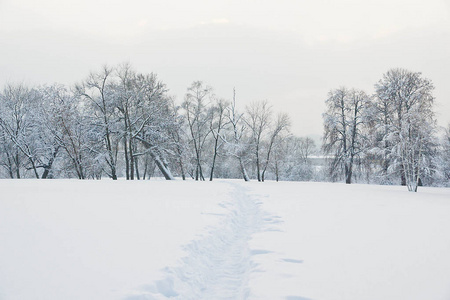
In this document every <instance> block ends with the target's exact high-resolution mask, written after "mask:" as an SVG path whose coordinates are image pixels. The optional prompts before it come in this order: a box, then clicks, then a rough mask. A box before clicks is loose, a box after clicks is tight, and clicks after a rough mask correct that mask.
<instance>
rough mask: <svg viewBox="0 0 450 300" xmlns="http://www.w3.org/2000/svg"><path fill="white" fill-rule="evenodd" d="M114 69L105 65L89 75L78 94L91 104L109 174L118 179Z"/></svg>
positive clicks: (93, 119) (93, 124) (94, 124)
mask: <svg viewBox="0 0 450 300" xmlns="http://www.w3.org/2000/svg"><path fill="white" fill-rule="evenodd" d="M112 73H113V69H112V68H109V67H107V66H104V67H103V69H102V70H101V71H100V72H98V73H91V74H90V75H89V77H88V78H87V79H86V80H85V81H84V82H83V83H82V84H81V85H78V86H77V87H76V90H77V92H78V94H79V95H80V96H81V97H82V98H83V99H84V100H85V101H86V102H87V103H88V104H89V106H90V109H91V111H92V114H91V119H92V126H95V127H97V128H98V129H99V131H98V132H99V135H98V136H97V138H98V141H99V142H103V145H104V149H105V152H104V159H105V162H106V164H107V165H108V169H109V170H105V171H106V173H107V174H108V176H110V177H111V178H112V179H113V180H117V153H118V147H119V145H118V143H119V139H118V137H117V132H118V130H117V116H116V112H115V107H116V105H115V101H114V100H115V99H114V94H113V90H112V88H111V87H112V80H113V78H112V77H113V74H112Z"/></svg>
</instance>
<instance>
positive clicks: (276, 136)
mask: <svg viewBox="0 0 450 300" xmlns="http://www.w3.org/2000/svg"><path fill="white" fill-rule="evenodd" d="M290 124H291V121H290V119H289V116H288V115H287V114H285V113H281V114H278V116H277V120H276V121H275V124H273V126H272V128H271V133H270V136H269V142H268V145H267V149H266V158H265V161H264V163H263V164H262V173H261V181H264V176H265V174H266V170H267V167H268V166H269V163H270V158H271V156H270V155H271V153H272V149H273V148H274V145H276V144H277V142H279V141H278V140H281V139H282V137H281V135H282V134H283V132H284V131H288V130H289V126H290Z"/></svg>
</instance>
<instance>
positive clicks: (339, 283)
mask: <svg viewBox="0 0 450 300" xmlns="http://www.w3.org/2000/svg"><path fill="white" fill-rule="evenodd" d="M0 190H1V191H2V193H1V195H2V196H1V198H0V241H1V244H0V299H8V300H9V299H126V300H138V299H183V300H184V299H270V300H272V299H274V300H276V299H280V300H307V299H311V300H319V299H324V300H325V299H333V300H336V299H346V300H347V299H355V300H357V299H358V300H359V299H410V300H414V299H437V300H439V299H442V300H445V299H450V257H449V255H448V253H450V238H449V237H450V218H449V216H450V189H443V188H441V189H438V188H420V190H419V192H418V193H409V192H407V190H406V188H404V187H393V186H374V185H344V184H331V183H299V182H279V183H276V182H265V183H258V182H249V183H245V182H243V181H237V180H217V181H213V182H193V181H188V182H183V181H181V180H177V181H173V182H166V181H153V180H152V181H135V182H130V181H124V180H123V181H122V180H119V181H116V182H114V181H110V180H103V181H77V180H47V181H45V180H1V181H0Z"/></svg>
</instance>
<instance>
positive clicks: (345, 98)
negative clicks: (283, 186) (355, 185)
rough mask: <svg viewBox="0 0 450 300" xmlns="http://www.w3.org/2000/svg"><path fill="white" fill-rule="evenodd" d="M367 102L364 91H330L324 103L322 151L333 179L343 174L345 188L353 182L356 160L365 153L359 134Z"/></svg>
mask: <svg viewBox="0 0 450 300" xmlns="http://www.w3.org/2000/svg"><path fill="white" fill-rule="evenodd" d="M369 100H370V98H369V96H368V95H367V94H366V93H365V92H364V91H361V90H355V89H352V90H348V89H346V88H339V89H336V90H332V91H330V92H329V94H328V99H327V100H326V105H327V111H326V112H325V113H324V114H323V119H324V129H325V130H324V138H323V150H324V153H325V154H326V155H327V156H329V161H330V166H329V167H330V175H331V176H332V178H338V176H339V175H340V174H342V173H343V174H344V177H345V182H346V183H347V184H350V183H351V182H352V176H353V172H354V164H355V160H357V159H359V158H360V155H361V153H362V152H363V150H364V140H365V137H364V135H363V134H362V133H363V127H364V125H365V109H366V107H367V106H368V102H369Z"/></svg>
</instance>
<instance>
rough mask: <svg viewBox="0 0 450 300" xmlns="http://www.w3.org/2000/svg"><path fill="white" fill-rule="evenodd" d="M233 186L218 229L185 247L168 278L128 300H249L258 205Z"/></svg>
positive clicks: (259, 223) (260, 220) (259, 217)
mask: <svg viewBox="0 0 450 300" xmlns="http://www.w3.org/2000/svg"><path fill="white" fill-rule="evenodd" d="M227 184H231V185H233V192H232V195H231V197H230V200H231V201H227V202H226V203H222V204H221V205H222V206H223V207H224V208H226V209H227V211H228V213H227V214H226V215H225V216H224V217H223V219H222V221H221V222H220V225H219V226H217V227H215V228H211V229H210V230H209V232H208V234H207V235H205V236H204V237H202V238H200V239H198V240H195V241H193V242H192V243H190V244H189V245H187V246H186V247H185V251H186V252H187V256H186V257H184V258H183V259H182V262H181V263H180V265H179V266H177V267H174V268H167V269H166V272H167V277H166V278H165V279H163V280H160V281H157V282H155V283H154V284H152V285H150V286H148V287H146V291H141V292H138V293H136V295H134V296H131V297H129V298H127V299H128V300H137V299H169V298H170V299H186V300H189V299H192V300H194V299H195V300H200V299H205V300H207V299H248V298H249V296H250V290H249V287H248V281H249V277H250V273H251V272H252V269H254V267H255V266H254V265H253V264H252V260H251V258H252V254H260V253H254V251H253V252H252V251H251V249H250V248H249V244H248V242H249V240H250V239H251V236H252V235H253V234H254V233H256V232H259V231H260V230H261V228H262V225H263V222H264V218H263V213H262V211H261V209H260V208H259V205H260V203H259V202H257V201H255V199H253V198H252V197H250V196H249V195H248V194H247V190H246V188H245V187H244V186H242V185H239V184H235V183H227Z"/></svg>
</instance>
